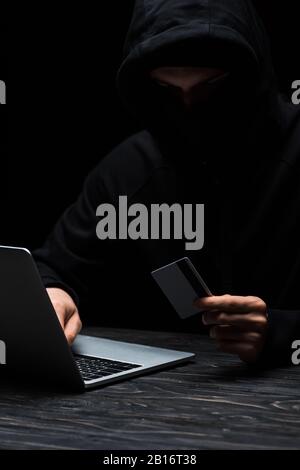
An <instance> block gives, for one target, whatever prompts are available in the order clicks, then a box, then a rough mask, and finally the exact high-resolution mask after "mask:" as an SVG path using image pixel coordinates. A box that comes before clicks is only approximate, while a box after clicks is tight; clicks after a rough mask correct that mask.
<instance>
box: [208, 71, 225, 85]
mask: <svg viewBox="0 0 300 470" xmlns="http://www.w3.org/2000/svg"><path fill="white" fill-rule="evenodd" d="M229 75H230V73H229V72H226V73H223V74H222V75H218V76H217V77H213V78H211V79H210V80H207V82H206V83H207V84H208V85H215V84H218V83H220V82H223V81H224V80H226V78H228V77H229Z"/></svg>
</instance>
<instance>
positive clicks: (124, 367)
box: [74, 355, 142, 381]
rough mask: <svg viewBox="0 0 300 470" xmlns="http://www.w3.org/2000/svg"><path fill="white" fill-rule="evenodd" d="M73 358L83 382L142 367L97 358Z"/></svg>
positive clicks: (77, 356) (76, 356) (75, 356)
mask: <svg viewBox="0 0 300 470" xmlns="http://www.w3.org/2000/svg"><path fill="white" fill-rule="evenodd" d="M74 358H75V361H76V364H77V366H78V368H79V370H80V373H81V375H82V378H83V380H85V381H88V380H95V379H101V378H103V377H106V376H108V375H113V374H118V373H119V372H125V371H129V370H131V369H136V368H137V367H142V366H141V365H140V364H131V363H128V362H119V361H111V360H110V359H102V358H99V357H90V356H79V355H74Z"/></svg>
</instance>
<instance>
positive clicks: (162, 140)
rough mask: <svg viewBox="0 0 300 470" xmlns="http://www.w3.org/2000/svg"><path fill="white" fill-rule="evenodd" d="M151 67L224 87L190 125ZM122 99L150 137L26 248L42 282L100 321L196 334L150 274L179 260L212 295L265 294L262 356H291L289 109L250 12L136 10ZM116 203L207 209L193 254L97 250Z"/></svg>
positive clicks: (108, 162)
mask: <svg viewBox="0 0 300 470" xmlns="http://www.w3.org/2000/svg"><path fill="white" fill-rule="evenodd" d="M161 65H178V66H180V65H181V66H183V65H192V66H211V67H217V68H222V69H224V70H225V71H226V72H228V73H229V80H228V81H227V82H226V85H225V87H224V88H222V89H221V91H220V94H217V99H214V100H211V101H209V102H208V104H207V105H205V106H204V105H203V107H199V109H198V112H197V113H196V118H195V116H194V117H193V120H192V121H191V120H189V118H187V116H186V115H183V114H182V113H181V112H178V109H177V107H176V106H175V107H173V105H174V103H173V102H172V99H170V97H169V96H167V95H166V94H165V92H164V91H162V90H161V89H160V87H158V86H157V85H156V84H155V83H154V82H153V81H152V80H150V78H149V71H150V70H151V69H153V68H155V67H158V66H161ZM118 89H119V92H120V95H121V97H122V99H123V100H124V103H125V104H126V105H127V106H128V108H129V110H130V111H131V112H132V113H133V114H134V115H135V116H136V117H137V119H139V121H140V122H141V123H143V125H144V127H145V129H146V130H145V131H143V132H140V133H138V134H136V135H134V136H132V137H130V138H129V139H128V140H126V141H125V142H123V143H122V144H121V145H120V146H118V147H117V148H116V149H114V150H113V151H112V152H111V153H110V154H109V155H108V156H107V157H106V158H104V159H103V160H102V161H101V162H100V164H99V165H98V166H97V167H96V168H95V170H94V171H93V172H92V173H91V174H90V175H89V177H88V178H87V180H86V183H85V186H84V189H83V192H82V194H81V195H80V197H79V199H78V201H77V202H76V203H75V204H74V205H73V206H72V207H70V208H69V209H68V210H67V211H66V213H65V214H64V215H63V216H62V218H61V219H60V220H59V222H58V223H57V225H56V227H55V229H54V231H53V232H52V234H51V235H50V237H49V238H48V240H47V241H46V243H45V245H44V246H43V247H42V248H41V249H39V250H37V251H36V252H35V259H36V261H37V263H38V267H39V269H40V272H41V275H42V278H43V280H44V283H45V285H46V286H60V287H62V288H64V289H66V290H67V291H68V292H70V293H71V295H73V297H74V298H75V299H76V300H77V301H78V299H79V298H80V300H81V301H82V302H83V305H85V299H87V298H89V299H91V298H93V306H94V308H97V313H95V312H94V314H95V316H97V321H99V323H100V324H104V323H111V324H113V325H116V324H117V323H118V322H119V323H120V324H122V325H128V326H137V327H141V326H146V327H152V328H153V327H158V328H159V327H166V328H169V329H172V328H182V329H183V328H193V329H194V330H195V329H197V328H199V330H200V321H199V318H197V317H196V318H194V319H192V320H189V321H180V320H179V319H177V316H176V314H175V312H174V311H173V309H172V308H171V307H170V305H169V304H168V302H167V301H166V299H165V298H164V297H163V295H162V294H161V293H160V291H159V290H158V289H157V286H156V285H155V284H154V282H153V281H152V279H151V276H150V271H151V270H153V269H155V268H158V267H160V266H162V265H164V264H167V263H169V262H171V261H174V260H175V259H176V258H180V257H182V256H189V257H190V258H191V259H192V261H193V262H194V263H195V264H196V266H197V267H198V269H199V270H200V272H201V274H202V276H203V277H204V278H205V280H206V282H207V283H208V284H209V286H210V288H211V290H212V291H213V292H214V293H215V294H222V293H230V294H233V295H254V296H258V297H261V298H262V299H263V300H264V301H265V302H266V303H267V306H268V313H269V335H268V340H267V346H266V351H265V357H266V356H267V355H268V357H269V358H273V359H274V358H275V359H276V360H280V359H281V358H287V357H290V356H291V343H292V341H293V340H294V339H300V299H299V287H300V250H299V247H298V244H299V240H300V217H299V214H300V185H299V176H300V142H299V133H300V120H299V111H298V109H299V108H297V107H296V106H293V105H291V104H289V103H287V102H285V101H284V100H283V99H282V98H281V97H280V95H279V93H278V91H277V88H276V79H275V76H274V72H273V68H272V63H271V57H270V51H269V45H268V39H267V36H266V33H265V30H264V28H263V26H262V24H261V21H260V19H259V17H258V15H257V13H256V11H255V10H254V8H253V6H252V4H251V2H249V1H244V0H226V1H225V0H137V1H136V5H135V9H134V14H133V19H132V23H131V26H130V30H129V33H128V37H127V41H126V46H125V57H124V61H123V63H122V66H121V68H120V71H119V74H118ZM121 195H126V196H128V204H133V203H136V202H138V203H143V204H145V205H146V206H147V207H149V206H150V204H151V203H167V204H172V203H175V202H181V203H189V202H193V203H204V204H205V243H204V247H203V249H202V250H200V251H198V252H195V251H190V252H187V251H185V246H184V242H181V241H167V240H136V241H132V240H126V241H125V240H123V241H121V240H107V241H100V240H98V239H97V237H96V225H97V222H98V221H99V219H97V217H96V208H97V207H98V206H99V205H100V204H101V203H111V204H114V205H116V206H117V204H118V198H119V196H121ZM90 305H91V303H90ZM82 308H84V307H82ZM98 312H99V313H98Z"/></svg>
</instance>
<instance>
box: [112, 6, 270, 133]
mask: <svg viewBox="0 0 300 470" xmlns="http://www.w3.org/2000/svg"><path fill="white" fill-rule="evenodd" d="M163 65H164V66H166V65H177V66H184V65H186V66H187V65H190V66H203V67H205V66H206V67H216V68H224V69H225V70H226V71H229V72H231V73H232V74H235V75H236V76H237V77H239V78H238V80H239V84H240V87H239V88H240V90H239V91H240V92H241V93H244V95H243V96H239V97H238V100H237V101H239V102H241V100H243V97H244V98H245V99H247V96H248V97H249V96H251V99H249V102H248V103H250V101H251V112H252V113H253V115H254V114H257V116H255V119H253V121H255V122H256V125H258V123H261V122H262V121H263V122H264V121H265V120H266V119H270V120H273V121H274V120H275V115H276V112H277V110H276V111H275V108H276V102H277V101H278V96H277V95H278V94H277V88H276V80H275V74H274V72H273V67H272V61H271V53H270V48H269V42H268V37H267V34H266V32H265V29H264V26H263V24H262V22H261V20H260V18H259V16H258V14H257V12H256V10H255V8H254V6H253V5H252V3H251V2H250V1H248V0H136V3H135V8H134V12H133V17H132V21H131V25H130V28H129V32H128V35H127V39H126V44H125V49H124V60H123V63H122V65H121V67H120V70H119V72H118V76H117V86H118V90H119V93H120V95H121V98H122V100H123V101H124V103H125V105H126V106H127V108H128V109H130V110H131V112H133V113H134V115H135V116H137V117H138V119H139V121H142V123H143V125H144V126H145V127H148V128H149V127H151V126H153V123H154V121H156V125H157V123H159V113H158V110H159V108H158V107H157V106H156V102H155V99H154V97H153V90H152V86H151V80H150V78H149V71H150V70H151V69H153V68H155V67H158V66H163ZM249 90H250V91H249ZM245 108H247V106H245ZM246 112H247V115H248V117H249V108H248V109H247V110H246ZM258 114H260V119H258ZM262 116H263V117H262ZM238 119H240V117H239V118H238ZM248 122H249V121H248ZM259 125H261V126H263V124H259Z"/></svg>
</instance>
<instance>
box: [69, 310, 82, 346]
mask: <svg viewBox="0 0 300 470" xmlns="http://www.w3.org/2000/svg"><path fill="white" fill-rule="evenodd" d="M81 328H82V323H81V320H80V317H79V314H78V313H74V315H72V317H71V318H70V320H69V321H68V322H67V324H66V325H65V335H66V338H67V340H68V343H69V344H70V345H71V344H72V343H73V342H74V340H75V338H76V336H77V335H78V333H79V332H80V330H81Z"/></svg>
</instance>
